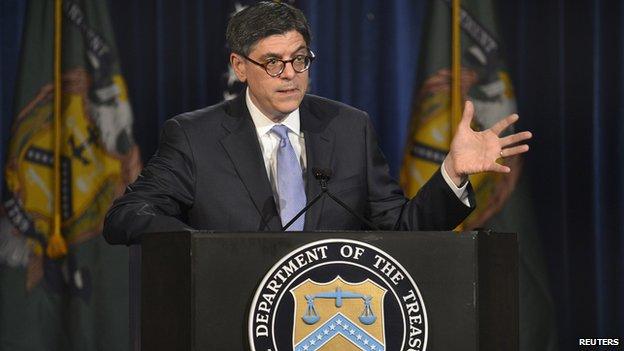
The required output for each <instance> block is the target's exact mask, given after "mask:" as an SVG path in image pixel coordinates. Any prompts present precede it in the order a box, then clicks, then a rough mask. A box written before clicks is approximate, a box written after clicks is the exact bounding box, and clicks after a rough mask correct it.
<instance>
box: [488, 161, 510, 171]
mask: <svg viewBox="0 0 624 351" xmlns="http://www.w3.org/2000/svg"><path fill="white" fill-rule="evenodd" d="M490 171H492V172H496V173H509V172H511V168H509V167H507V166H503V165H501V164H498V163H496V162H494V163H493V164H492V166H491V167H490Z"/></svg>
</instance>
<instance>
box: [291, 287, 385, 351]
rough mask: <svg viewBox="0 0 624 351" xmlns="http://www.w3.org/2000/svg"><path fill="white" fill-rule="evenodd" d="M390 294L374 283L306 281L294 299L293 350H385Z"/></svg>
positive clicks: (298, 288)
mask: <svg viewBox="0 0 624 351" xmlns="http://www.w3.org/2000/svg"><path fill="white" fill-rule="evenodd" d="M386 292H387V290H386V289H384V288H383V287H381V286H379V285H378V284H376V283H375V282H373V281H371V280H370V279H366V280H364V281H361V282H359V283H351V282H348V281H346V280H344V279H343V278H341V277H340V276H336V277H335V278H334V279H333V280H332V281H330V282H327V283H319V282H315V281H313V280H311V279H306V280H305V281H303V282H302V283H301V284H299V285H297V286H296V287H294V288H292V289H290V293H291V294H292V296H293V299H294V302H295V304H294V310H295V311H294V312H295V313H294V314H293V315H294V320H293V342H292V346H293V350H294V351H316V350H341V351H351V350H353V351H361V350H366V351H368V350H372V351H383V350H385V335H384V329H385V328H384V313H383V300H384V296H385V294H386Z"/></svg>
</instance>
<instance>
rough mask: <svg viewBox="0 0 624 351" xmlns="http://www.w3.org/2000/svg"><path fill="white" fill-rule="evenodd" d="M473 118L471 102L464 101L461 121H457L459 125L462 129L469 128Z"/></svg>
mask: <svg viewBox="0 0 624 351" xmlns="http://www.w3.org/2000/svg"><path fill="white" fill-rule="evenodd" d="M473 117H474V105H473V104H472V102H471V101H469V100H466V104H464V113H463V114H462V119H461V121H459V125H460V126H462V127H467V128H470V123H472V118H473Z"/></svg>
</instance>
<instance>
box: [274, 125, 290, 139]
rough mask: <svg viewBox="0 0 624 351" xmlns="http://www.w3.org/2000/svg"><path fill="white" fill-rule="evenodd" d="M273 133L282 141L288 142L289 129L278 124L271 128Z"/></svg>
mask: <svg viewBox="0 0 624 351" xmlns="http://www.w3.org/2000/svg"><path fill="white" fill-rule="evenodd" d="M271 131H272V132H273V133H274V134H275V135H277V136H278V137H279V138H280V139H281V140H288V127H286V126H285V125H283V124H276V125H274V126H273V128H271Z"/></svg>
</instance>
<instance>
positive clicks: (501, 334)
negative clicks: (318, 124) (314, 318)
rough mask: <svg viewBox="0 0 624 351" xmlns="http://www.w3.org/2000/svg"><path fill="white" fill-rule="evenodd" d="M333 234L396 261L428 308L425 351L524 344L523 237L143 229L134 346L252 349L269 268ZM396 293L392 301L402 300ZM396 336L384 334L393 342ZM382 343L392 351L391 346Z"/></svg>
mask: <svg viewBox="0 0 624 351" xmlns="http://www.w3.org/2000/svg"><path fill="white" fill-rule="evenodd" d="M328 239H345V240H352V241H355V242H358V243H362V245H370V247H374V248H378V249H380V250H383V252H385V253H387V254H388V255H389V256H391V257H393V258H394V259H395V260H396V261H397V262H400V265H402V268H404V269H405V271H407V272H408V273H409V275H411V278H413V282H414V283H415V284H416V285H417V286H418V290H419V293H420V295H421V296H422V300H423V301H424V302H423V303H424V306H425V307H426V317H427V332H428V335H427V337H426V350H436V351H437V350H441V351H446V350H449V351H450V350H464V351H470V350H482V351H484V350H497V351H498V350H507V351H513V350H518V245H517V238H516V235H515V234H498V233H491V232H465V233H454V232H411V233H410V232H310V233H212V232H184V233H162V234H149V235H145V236H144V237H143V239H142V244H141V251H142V253H141V262H140V266H141V286H140V296H141V304H140V310H141V311H140V316H141V317H140V322H141V323H140V324H141V327H140V328H141V332H140V342H139V343H138V344H137V343H135V345H139V344H140V345H141V349H142V350H250V343H249V335H250V332H249V329H250V327H249V315H250V306H251V305H252V302H253V301H252V300H254V293H255V292H256V290H257V289H258V288H259V286H260V285H261V284H262V283H263V278H264V277H265V275H266V274H267V272H269V271H270V270H271V269H272V268H275V266H276V263H277V262H278V261H279V260H280V259H282V258H283V257H285V256H287V255H288V254H289V253H290V252H292V251H293V250H296V249H297V248H300V247H303V246H305V245H310V243H314V242H318V241H323V240H328ZM363 247H364V246H363ZM366 247H368V246H366ZM344 251H348V250H344ZM319 252H320V251H319ZM343 253H344V252H343ZM376 257H378V256H376ZM297 260H298V258H297ZM302 260H303V259H302ZM293 262H296V260H295V261H293ZM384 262H385V261H384ZM291 264H292V263H291ZM377 264H378V266H380V268H381V264H380V261H377ZM328 267H330V268H331V266H327V267H325V270H327V269H329V268H328ZM386 268H387V267H386ZM301 271H302V272H303V271H304V269H302V270H301ZM386 271H390V269H387V270H386ZM265 283H266V281H265ZM390 285H391V284H390ZM341 294H342V292H341ZM387 294H388V296H392V295H391V294H390V292H388V293H387ZM399 295H400V294H399ZM399 295H397V296H396V300H397V301H402V298H401V296H399ZM403 300H406V299H405V297H403ZM406 301H407V300H406ZM336 304H338V303H337V302H336ZM308 307H309V306H308ZM403 319H407V317H406V316H404V317H403ZM291 324H292V323H291ZM293 328H294V327H293ZM388 328H390V327H386V329H388ZM345 330H346V328H345ZM278 332H281V330H278ZM319 334H320V333H319ZM345 335H347V334H345ZM391 336H392V335H391V333H389V332H386V338H387V339H390V338H391ZM137 337H138V336H137ZM320 338H321V335H319V340H320ZM282 349H290V350H292V349H293V348H283V347H280V348H279V350H280V351H281V350H282ZM321 349H322V348H321ZM321 349H319V350H321ZM325 349H327V347H326V348H325ZM385 349H386V350H390V351H392V350H393V347H392V346H391V345H390V343H388V346H387V347H386V348H385ZM398 349H402V348H401V347H399V348H397V351H398ZM405 349H406V350H407V349H408V348H405ZM263 351H264V350H263ZM273 351H275V350H274V349H273Z"/></svg>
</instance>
